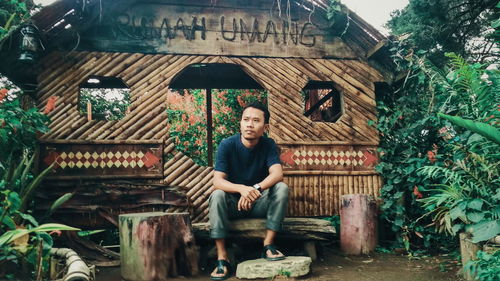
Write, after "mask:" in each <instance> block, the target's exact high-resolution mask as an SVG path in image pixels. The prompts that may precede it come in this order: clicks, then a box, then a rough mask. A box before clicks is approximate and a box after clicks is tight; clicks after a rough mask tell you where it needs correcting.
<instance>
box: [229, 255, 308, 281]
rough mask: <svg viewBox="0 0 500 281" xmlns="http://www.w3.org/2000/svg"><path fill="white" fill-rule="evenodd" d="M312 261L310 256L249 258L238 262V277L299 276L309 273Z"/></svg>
mask: <svg viewBox="0 0 500 281" xmlns="http://www.w3.org/2000/svg"><path fill="white" fill-rule="evenodd" d="M311 262H312V260H311V258H310V257H286V259H284V260H280V261H267V260H265V259H256V260H248V261H244V262H242V263H239V264H238V267H237V269H236V277H238V278H242V279H256V278H273V277H275V276H279V275H282V276H286V277H299V276H303V275H306V274H308V273H309V271H310V265H311Z"/></svg>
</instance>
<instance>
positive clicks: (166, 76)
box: [37, 52, 383, 221]
mask: <svg viewBox="0 0 500 281" xmlns="http://www.w3.org/2000/svg"><path fill="white" fill-rule="evenodd" d="M194 63H233V64H238V65H240V66H241V67H242V68H243V70H244V71H246V72H247V73H248V74H249V75H250V76H251V77H252V78H253V79H255V80H256V81H257V82H259V83H260V84H261V85H262V86H263V87H264V88H265V89H267V90H268V91H269V100H268V103H269V109H270V111H271V115H272V118H271V131H270V136H271V137H272V138H274V139H275V140H276V141H277V143H278V144H279V145H280V146H282V147H288V148H293V147H296V146H315V145H318V144H320V145H325V144H327V145H330V146H332V147H335V146H336V145H343V146H345V145H357V146H369V147H376V145H377V144H378V141H379V139H378V135H377V132H376V130H375V129H374V128H373V127H371V126H368V124H367V122H368V120H376V111H375V88H374V85H373V82H375V81H382V80H383V79H382V76H381V75H380V74H379V73H378V72H377V71H375V70H374V69H373V68H371V67H370V66H368V65H367V64H365V63H363V62H361V61H357V60H334V59H279V58H242V57H224V56H188V55H151V54H137V53H101V52H71V53H64V54H62V53H52V54H50V55H48V56H46V57H45V58H44V60H43V62H42V64H41V68H42V69H43V71H42V72H41V74H40V75H39V78H38V80H39V81H38V82H39V94H38V101H37V102H38V107H39V108H40V109H41V110H43V109H44V107H45V106H46V103H47V101H48V100H49V98H50V97H54V96H55V97H57V100H56V107H55V109H54V110H53V111H52V112H50V113H49V117H50V118H51V120H52V123H51V125H50V129H51V130H50V132H49V133H48V134H46V135H44V136H43V137H42V138H43V139H46V140H50V139H57V140H70V139H80V140H152V139H158V140H159V139H163V140H164V158H165V159H164V172H163V174H164V183H165V184H167V185H179V186H183V187H185V188H186V190H187V194H188V196H189V198H190V200H191V203H192V205H193V218H194V221H203V220H206V218H207V211H208V210H207V207H208V201H207V199H208V196H209V194H210V192H211V189H212V175H213V169H212V168H210V167H200V166H198V165H196V164H195V163H194V162H193V161H192V160H191V159H190V158H189V157H187V156H186V155H184V154H183V153H182V152H179V151H176V150H175V149H174V143H173V142H172V140H171V139H169V137H168V128H167V115H166V106H167V104H166V93H167V90H168V85H169V83H170V81H171V79H172V78H173V77H174V76H175V75H176V74H177V73H179V72H180V71H181V70H182V69H184V68H185V67H187V66H188V65H190V64H194ZM90 75H98V76H115V77H119V78H121V79H122V80H123V81H124V82H125V83H126V84H127V85H128V86H129V87H130V89H131V106H130V109H129V111H130V113H128V114H127V115H126V116H125V117H124V118H123V119H121V120H118V121H97V120H93V121H87V119H86V116H83V115H81V114H80V113H79V112H78V108H77V107H78V93H79V88H78V86H79V84H81V83H82V82H84V81H85V80H86V79H87V78H88V77H89V76H90ZM309 80H320V81H333V82H334V83H335V84H336V85H337V86H338V87H339V89H340V90H341V91H342V94H343V98H344V110H345V113H344V115H343V116H342V117H341V118H340V120H339V121H337V122H336V123H323V122H313V121H311V120H309V119H308V118H307V117H305V116H303V106H304V105H303V103H304V102H303V100H302V98H301V95H300V91H301V89H302V88H303V87H304V86H305V85H306V84H307V82H308V81H309ZM304 169H305V171H306V172H307V173H302V174H301V172H304ZM334 170H335V167H333V166H329V165H323V167H319V168H318V167H316V168H314V170H311V171H309V168H307V167H305V168H301V169H296V168H293V167H288V168H286V169H285V175H286V177H285V181H286V182H287V183H288V184H289V185H290V187H291V201H290V207H289V215H292V216H310V215H314V216H316V215H332V214H335V213H337V212H338V199H339V196H341V195H342V194H345V193H346V192H348V191H349V192H351V191H354V192H358V191H359V192H361V193H370V194H373V195H378V189H379V188H380V185H381V183H380V178H379V176H378V175H377V174H376V173H375V171H374V168H373V165H371V166H366V167H365V166H364V167H363V170H362V171H354V170H355V169H350V168H349V167H347V166H346V165H344V167H343V169H340V170H339V171H338V172H337V173H333V174H332V173H330V174H328V173H327V172H328V171H330V172H335V171H334ZM358 170H359V169H358ZM325 172H326V173H325ZM315 173H316V175H314V174H315ZM321 174H322V175H321Z"/></svg>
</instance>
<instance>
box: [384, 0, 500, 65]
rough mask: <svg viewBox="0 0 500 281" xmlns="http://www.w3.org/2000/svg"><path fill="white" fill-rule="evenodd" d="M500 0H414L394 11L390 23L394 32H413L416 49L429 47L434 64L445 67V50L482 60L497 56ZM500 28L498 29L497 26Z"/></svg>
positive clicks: (398, 34)
mask: <svg viewBox="0 0 500 281" xmlns="http://www.w3.org/2000/svg"><path fill="white" fill-rule="evenodd" d="M497 3H498V0H483V1H468V0H411V1H409V4H408V5H407V6H406V7H405V8H404V9H401V10H397V11H395V12H393V14H392V15H391V17H392V18H391V19H390V20H389V22H388V23H387V26H388V28H389V29H390V31H391V34H393V35H397V36H400V35H403V34H409V35H410V38H409V40H410V42H411V44H412V46H413V48H414V49H415V50H427V51H428V52H429V57H430V59H431V61H433V63H435V64H437V65H439V66H444V65H445V63H446V59H445V58H444V56H443V55H444V54H445V53H446V52H454V53H458V54H460V55H462V56H466V57H468V58H471V59H474V60H475V61H482V60H484V59H485V58H492V57H495V56H496V57H498V54H497V53H496V51H495V47H494V46H495V42H494V38H493V36H492V35H493V34H494V33H493V32H494V29H492V28H491V23H492V22H493V20H497V19H498V8H497V9H495V5H496V4H497ZM497 31H498V28H497Z"/></svg>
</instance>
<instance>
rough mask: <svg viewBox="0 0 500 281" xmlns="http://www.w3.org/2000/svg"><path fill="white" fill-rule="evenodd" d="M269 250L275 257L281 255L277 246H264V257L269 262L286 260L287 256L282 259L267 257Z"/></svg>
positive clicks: (281, 257)
mask: <svg viewBox="0 0 500 281" xmlns="http://www.w3.org/2000/svg"><path fill="white" fill-rule="evenodd" d="M268 250H269V251H271V253H272V254H273V255H277V254H279V253H278V249H276V246H274V245H273V244H269V245H266V246H264V248H263V249H262V257H263V258H265V259H266V260H267V261H280V260H284V259H285V255H282V256H280V257H273V258H271V257H268V256H267V251H268ZM282 254H283V253H282Z"/></svg>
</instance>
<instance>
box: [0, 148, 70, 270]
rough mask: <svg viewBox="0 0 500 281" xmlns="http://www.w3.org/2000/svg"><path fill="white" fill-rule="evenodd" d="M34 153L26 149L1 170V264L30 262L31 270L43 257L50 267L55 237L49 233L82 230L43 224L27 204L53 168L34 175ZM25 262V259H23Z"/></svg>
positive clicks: (65, 198) (55, 206) (59, 200)
mask: <svg viewBox="0 0 500 281" xmlns="http://www.w3.org/2000/svg"><path fill="white" fill-rule="evenodd" d="M33 159H34V156H33V155H30V154H29V151H28V150H25V152H24V154H23V157H22V159H21V160H20V162H19V163H17V160H16V159H11V161H10V165H8V166H4V169H3V170H1V171H0V178H1V180H0V200H1V201H0V205H1V206H2V211H1V213H0V230H1V232H2V235H1V236H0V265H1V266H3V265H4V264H6V263H8V262H10V263H15V264H17V265H22V264H25V262H27V264H28V265H30V267H31V269H36V268H37V267H38V266H39V260H40V259H42V261H43V266H44V268H46V267H47V257H48V255H49V251H50V248H51V247H52V244H53V241H52V237H51V236H50V235H49V234H47V232H52V231H56V230H78V229H76V228H72V227H69V226H66V225H61V224H53V223H47V224H42V225H39V223H38V221H37V220H36V219H35V218H34V217H33V216H32V215H31V212H30V211H28V210H27V209H28V208H27V207H28V206H29V203H30V202H31V200H32V195H33V192H34V191H35V190H36V188H37V187H38V186H39V184H40V182H41V180H42V179H43V177H44V176H45V175H46V174H47V173H48V172H49V171H50V170H51V169H52V167H48V168H47V169H46V170H44V171H43V172H41V173H40V174H38V175H37V176H36V177H33V176H32V175H31V174H30V171H31V168H32V166H33ZM67 199H68V195H64V196H63V197H62V198H60V199H58V200H57V201H56V202H55V203H54V204H53V205H52V206H51V210H52V211H53V210H54V209H55V208H57V207H58V206H60V205H61V204H62V203H64V202H65V201H66V200H67ZM21 261H23V262H21Z"/></svg>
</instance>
